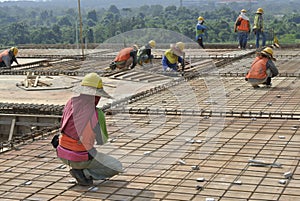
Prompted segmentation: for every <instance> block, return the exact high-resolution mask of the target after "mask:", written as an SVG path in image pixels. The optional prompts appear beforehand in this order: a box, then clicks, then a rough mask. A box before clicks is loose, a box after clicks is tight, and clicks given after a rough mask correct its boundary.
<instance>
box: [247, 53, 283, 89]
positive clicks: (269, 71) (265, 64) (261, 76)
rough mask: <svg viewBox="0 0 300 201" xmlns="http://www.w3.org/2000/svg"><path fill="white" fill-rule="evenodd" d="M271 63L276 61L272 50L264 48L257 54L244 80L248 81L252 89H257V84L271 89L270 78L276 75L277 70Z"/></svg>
mask: <svg viewBox="0 0 300 201" xmlns="http://www.w3.org/2000/svg"><path fill="white" fill-rule="evenodd" d="M273 61H276V59H275V58H274V57H273V50H272V48H270V47H266V48H264V49H263V50H262V51H260V52H258V53H257V56H256V58H255V59H254V61H253V62H252V64H251V68H250V70H249V71H248V73H247V75H246V77H245V80H246V81H248V82H249V83H250V84H251V85H252V86H253V88H259V84H264V85H266V86H267V87H271V86H272V83H271V79H272V77H275V76H277V75H278V69H277V68H276V66H275V64H274V63H273Z"/></svg>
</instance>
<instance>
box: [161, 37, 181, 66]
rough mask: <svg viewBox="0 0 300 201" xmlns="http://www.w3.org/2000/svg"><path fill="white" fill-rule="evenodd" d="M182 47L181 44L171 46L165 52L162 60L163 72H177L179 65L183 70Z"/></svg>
mask: <svg viewBox="0 0 300 201" xmlns="http://www.w3.org/2000/svg"><path fill="white" fill-rule="evenodd" d="M184 46H185V44H184V43H183V42H177V43H176V44H171V45H170V49H168V50H167V51H165V53H164V55H163V58H162V66H163V71H178V68H179V66H178V65H179V64H180V65H181V67H182V68H184V65H185V64H184V59H183V57H182V56H183V55H184V51H183V50H184Z"/></svg>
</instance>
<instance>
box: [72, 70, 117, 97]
mask: <svg viewBox="0 0 300 201" xmlns="http://www.w3.org/2000/svg"><path fill="white" fill-rule="evenodd" d="M74 91H75V92H78V93H81V94H86V95H91V96H100V97H106V98H112V97H111V96H110V95H109V94H108V93H107V92H106V91H104V89H103V83H102V79H101V78H100V76H99V75H98V74H97V73H89V74H87V75H85V76H84V78H83V79H82V81H81V83H80V86H77V87H76V88H74Z"/></svg>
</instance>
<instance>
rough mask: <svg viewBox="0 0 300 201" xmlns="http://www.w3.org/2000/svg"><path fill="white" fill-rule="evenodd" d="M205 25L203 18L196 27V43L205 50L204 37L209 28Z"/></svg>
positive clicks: (199, 18)
mask: <svg viewBox="0 0 300 201" xmlns="http://www.w3.org/2000/svg"><path fill="white" fill-rule="evenodd" d="M203 24H204V18H203V17H202V16H200V17H198V23H197V25H196V41H197V43H198V44H199V45H200V47H202V48H203V49H204V45H203V37H204V34H206V29H207V27H206V26H205V25H203Z"/></svg>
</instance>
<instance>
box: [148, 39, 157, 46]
mask: <svg viewBox="0 0 300 201" xmlns="http://www.w3.org/2000/svg"><path fill="white" fill-rule="evenodd" d="M148 44H149V45H150V47H151V48H155V46H156V42H155V40H150V41H149V42H148Z"/></svg>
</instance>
